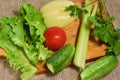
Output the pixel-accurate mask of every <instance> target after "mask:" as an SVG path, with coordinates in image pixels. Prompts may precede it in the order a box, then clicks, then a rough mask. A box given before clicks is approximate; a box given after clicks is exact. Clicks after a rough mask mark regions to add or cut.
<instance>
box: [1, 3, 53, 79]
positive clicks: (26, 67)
mask: <svg viewBox="0 0 120 80" xmlns="http://www.w3.org/2000/svg"><path fill="white" fill-rule="evenodd" d="M0 23H1V25H0V47H2V48H4V49H5V51H6V55H5V56H6V58H7V59H8V61H9V64H10V66H11V67H12V68H13V69H15V70H20V71H21V72H22V73H21V79H22V80H28V79H29V78H31V77H32V76H33V75H34V74H35V72H36V71H37V69H38V67H37V63H38V62H39V61H44V60H46V59H47V58H48V57H50V55H51V54H50V53H51V51H50V50H48V48H46V47H45V46H44V45H43V43H44V41H45V37H44V31H45V30H46V26H45V25H44V22H43V18H42V16H41V13H39V12H38V11H37V10H36V9H35V8H34V7H33V6H32V5H31V4H23V5H21V7H20V10H19V15H15V16H13V17H10V18H8V17H5V16H4V17H2V18H1V20H0Z"/></svg>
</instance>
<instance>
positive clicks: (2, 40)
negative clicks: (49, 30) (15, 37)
mask: <svg viewBox="0 0 120 80" xmlns="http://www.w3.org/2000/svg"><path fill="white" fill-rule="evenodd" d="M15 18H17V17H12V18H10V19H9V18H7V17H3V18H2V19H1V23H2V26H1V27H0V46H1V47H3V48H4V49H5V51H6V53H7V54H6V55H5V56H6V58H7V59H8V61H9V64H10V66H11V67H12V68H13V69H15V70H20V71H21V72H22V74H21V79H22V80H28V79H29V78H30V77H32V76H33V75H34V74H35V72H36V71H37V67H35V66H34V65H32V64H31V62H30V61H29V59H28V58H27V57H26V55H25V52H24V50H23V48H21V47H19V46H16V45H14V43H13V41H12V40H11V36H10V34H11V32H12V27H11V23H13V22H12V21H13V20H14V19H15ZM17 21H18V22H19V19H18V20H17ZM14 24H16V23H15V22H14ZM19 26H21V27H22V24H20V25H19ZM16 27H17V26H16ZM20 41H21V40H20Z"/></svg>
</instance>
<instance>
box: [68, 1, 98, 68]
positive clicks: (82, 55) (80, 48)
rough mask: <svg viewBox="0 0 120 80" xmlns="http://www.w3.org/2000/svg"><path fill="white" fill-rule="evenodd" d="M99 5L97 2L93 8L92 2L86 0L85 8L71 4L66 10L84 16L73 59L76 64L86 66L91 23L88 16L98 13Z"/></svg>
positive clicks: (81, 66)
mask: <svg viewBox="0 0 120 80" xmlns="http://www.w3.org/2000/svg"><path fill="white" fill-rule="evenodd" d="M97 7H98V4H96V5H95V6H94V8H92V3H91V2H90V1H89V0H85V5H84V8H81V9H80V8H79V7H77V6H70V7H67V8H66V11H69V10H70V11H72V13H71V14H70V15H71V16H78V18H81V16H82V23H81V26H80V30H79V33H78V39H77V43H76V49H75V56H74V60H73V63H74V65H75V66H77V67H80V68H84V66H85V60H86V52H87V47H88V40H89V34H90V25H91V24H90V22H89V21H88V18H89V17H90V16H94V15H95V14H96V12H97ZM75 13H76V14H75Z"/></svg>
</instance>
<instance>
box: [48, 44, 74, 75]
mask: <svg viewBox="0 0 120 80" xmlns="http://www.w3.org/2000/svg"><path fill="white" fill-rule="evenodd" d="M74 51H75V47H74V45H73V44H66V45H65V46H63V47H62V48H61V49H60V50H58V51H57V52H56V53H55V55H53V57H51V58H49V59H48V60H47V67H48V69H49V70H50V71H51V72H52V73H57V72H60V71H61V70H63V69H64V68H65V67H66V66H68V64H70V62H71V61H72V59H73V56H74ZM49 65H52V67H53V69H51V68H50V67H49ZM52 70H53V71H52Z"/></svg>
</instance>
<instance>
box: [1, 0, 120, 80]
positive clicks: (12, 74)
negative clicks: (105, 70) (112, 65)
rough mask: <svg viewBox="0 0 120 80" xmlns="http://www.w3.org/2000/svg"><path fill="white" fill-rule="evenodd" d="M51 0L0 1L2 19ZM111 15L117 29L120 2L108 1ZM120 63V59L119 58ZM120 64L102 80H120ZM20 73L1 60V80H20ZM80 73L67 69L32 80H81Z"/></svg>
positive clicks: (119, 17) (76, 70)
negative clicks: (28, 6) (24, 5)
mask: <svg viewBox="0 0 120 80" xmlns="http://www.w3.org/2000/svg"><path fill="white" fill-rule="evenodd" d="M48 1H51V0H0V18H1V17H2V16H4V15H6V16H9V17H10V16H12V15H14V14H15V13H16V12H17V10H18V8H19V6H20V5H21V4H22V3H31V4H33V5H34V6H35V7H36V9H39V8H40V7H41V6H43V5H44V4H45V3H47V2H48ZM106 6H107V9H108V12H109V14H110V15H113V16H115V18H116V20H115V21H114V26H115V27H120V15H119V13H120V0H107V3H106ZM119 61H120V57H119ZM119 68H120V64H119V65H118V66H117V68H116V69H115V70H114V71H113V72H112V73H110V74H109V75H107V76H106V77H105V78H103V79H101V80H120V76H119V75H120V69H119ZM19 74H20V72H16V71H14V70H13V69H11V68H10V66H9V64H8V61H7V60H6V59H4V60H3V59H1V60H0V80H20V78H19ZM78 77H79V71H78V69H76V68H73V67H72V68H71V67H68V68H65V69H64V70H63V71H61V72H60V73H58V74H56V75H53V74H51V73H43V74H39V75H35V76H34V77H32V78H31V79H30V80H79V78H78Z"/></svg>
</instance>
